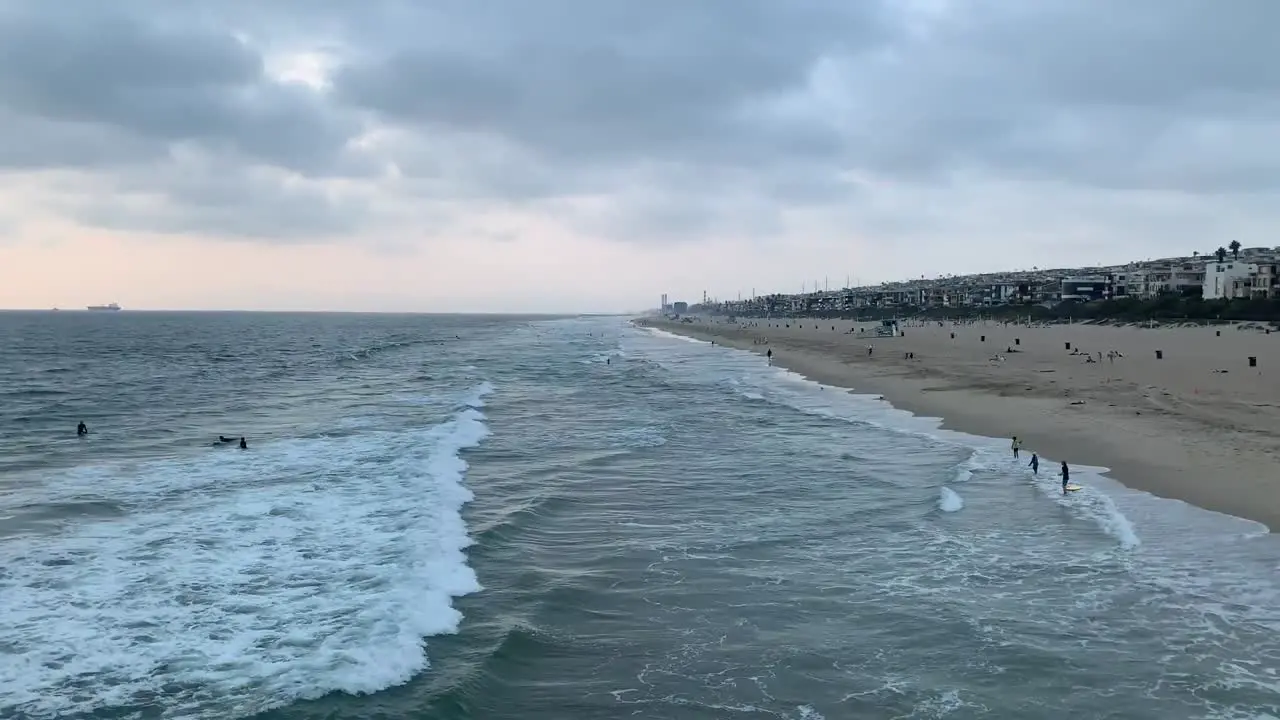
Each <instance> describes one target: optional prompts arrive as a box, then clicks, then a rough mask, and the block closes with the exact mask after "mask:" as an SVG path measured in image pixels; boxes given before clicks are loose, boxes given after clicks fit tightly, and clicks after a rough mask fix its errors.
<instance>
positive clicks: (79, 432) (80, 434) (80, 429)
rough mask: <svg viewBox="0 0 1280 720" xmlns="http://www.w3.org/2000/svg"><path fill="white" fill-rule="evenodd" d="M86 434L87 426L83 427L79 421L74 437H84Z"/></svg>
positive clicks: (87, 432)
mask: <svg viewBox="0 0 1280 720" xmlns="http://www.w3.org/2000/svg"><path fill="white" fill-rule="evenodd" d="M88 434H89V426H88V425H85V424H84V421H83V420H81V421H80V424H79V425H77V426H76V435H77V436H78V437H84V436H85V435H88Z"/></svg>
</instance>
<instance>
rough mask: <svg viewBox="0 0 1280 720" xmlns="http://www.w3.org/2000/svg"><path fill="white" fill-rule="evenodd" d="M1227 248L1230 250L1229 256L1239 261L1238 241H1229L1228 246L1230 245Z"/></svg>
mask: <svg viewBox="0 0 1280 720" xmlns="http://www.w3.org/2000/svg"><path fill="white" fill-rule="evenodd" d="M1227 247H1229V248H1231V255H1232V256H1233V257H1234V258H1235V259H1236V260H1239V259H1240V241H1239V240H1232V241H1231V244H1230V245H1228V246H1227Z"/></svg>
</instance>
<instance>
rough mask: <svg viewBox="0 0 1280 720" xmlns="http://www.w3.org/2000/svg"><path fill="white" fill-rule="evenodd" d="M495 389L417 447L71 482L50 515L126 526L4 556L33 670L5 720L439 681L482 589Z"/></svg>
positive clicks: (3, 700) (183, 710)
mask: <svg viewBox="0 0 1280 720" xmlns="http://www.w3.org/2000/svg"><path fill="white" fill-rule="evenodd" d="M492 389H493V388H492V386H490V385H488V384H487V383H485V384H483V385H481V386H478V387H476V388H473V389H472V390H471V391H468V393H466V396H465V397H464V398H463V399H464V401H465V402H466V403H467V406H466V407H465V408H464V409H462V410H460V411H459V412H457V413H456V414H455V415H454V416H453V417H452V418H450V419H449V420H447V421H446V422H443V423H441V424H438V425H435V426H433V427H428V428H423V429H418V430H408V431H404V430H401V431H372V432H368V433H365V434H360V435H350V436H346V437H342V438H338V439H298V440H289V441H281V442H278V443H271V444H263V445H259V446H257V447H255V448H254V449H253V450H252V452H250V453H243V454H242V453H212V454H208V455H203V456H199V457H196V458H194V459H186V460H163V461H155V462H150V463H147V464H143V465H141V466H135V467H130V468H116V467H97V468H90V469H85V470H80V471H75V472H72V473H71V474H70V476H69V477H68V478H66V480H65V481H64V482H63V483H61V486H60V488H59V490H58V492H56V493H52V494H51V495H71V496H74V495H86V494H90V493H94V492H103V493H108V494H110V495H111V496H112V497H113V498H114V499H115V501H116V502H117V503H118V504H119V505H121V506H122V507H125V508H126V509H127V512H126V513H125V514H123V515H121V516H116V517H112V518H110V519H102V520H98V521H94V520H92V519H85V518H79V519H78V522H77V524H75V525H73V526H69V527H67V528H64V529H62V530H61V531H57V530H55V531H53V532H50V533H49V534H45V535H38V536H31V537H28V538H24V539H23V540H22V541H20V542H11V543H8V544H5V545H2V546H0V552H3V553H4V555H3V556H2V557H0V564H2V566H3V567H4V568H5V569H6V573H5V574H3V575H0V612H3V615H4V617H5V619H6V623H7V624H6V634H5V639H4V640H5V643H6V644H7V645H8V647H7V648H6V649H7V651H8V652H9V653H12V654H11V655H10V657H12V658H20V659H19V660H16V661H15V662H8V663H5V664H3V665H0V687H3V688H4V693H3V696H2V697H0V716H3V715H10V716H21V717H32V718H45V717H56V716H60V715H66V714H73V713H91V712H102V711H109V710H111V709H113V708H115V709H123V708H129V707H135V706H137V705H140V704H151V703H150V702H149V701H148V698H153V697H156V696H158V695H162V696H164V699H165V702H164V703H163V706H164V707H165V711H164V715H163V717H175V718H176V717H183V718H189V717H235V716H241V715H248V714H253V713H257V712H262V711H264V710H267V709H270V708H273V707H278V706H282V705H285V704H288V703H290V702H293V701H295V700H298V699H308V698H317V697H320V696H323V695H325V694H328V693H330V692H335V691H340V692H347V693H356V694H358V693H371V692H375V691H378V690H381V689H384V688H387V687H391V686H394V685H398V684H401V683H404V682H406V681H407V680H409V679H410V678H412V677H413V676H414V675H416V674H418V673H420V672H422V671H423V670H424V669H425V668H426V667H428V659H427V655H426V652H425V648H424V647H423V643H422V638H423V637H429V636H432V635H438V634H441V633H451V632H454V631H456V629H457V626H458V623H459V621H460V619H461V616H460V614H459V613H458V611H457V610H455V609H454V608H453V607H452V599H453V598H454V597H457V596H459V595H464V594H467V593H472V592H475V591H477V590H479V589H480V585H479V583H478V582H477V580H476V576H475V573H474V572H473V571H472V570H471V568H470V567H469V566H468V565H467V559H466V556H465V554H464V552H463V551H464V549H465V548H466V547H467V546H468V545H469V544H470V543H471V540H470V538H469V537H468V533H467V528H466V526H465V525H464V523H463V520H462V517H461V514H460V510H461V508H462V506H463V504H465V503H466V502H468V501H470V500H471V499H472V497H473V496H472V494H471V491H470V490H468V489H467V488H466V487H465V485H463V476H464V473H465V471H466V468H467V463H466V461H465V460H464V459H462V457H461V456H460V453H461V451H462V450H464V449H466V448H470V447H474V446H476V445H478V444H479V443H480V442H482V441H483V440H484V439H485V437H487V436H488V434H489V430H488V428H487V426H486V424H485V418H484V416H483V415H482V414H481V413H480V411H479V410H477V409H476V406H478V405H482V404H483V397H484V396H485V395H486V394H488V393H489V392H492ZM86 683H91V684H92V686H93V687H94V691H93V692H92V693H86V692H83V690H82V689H81V688H83V687H84V686H85V684H86Z"/></svg>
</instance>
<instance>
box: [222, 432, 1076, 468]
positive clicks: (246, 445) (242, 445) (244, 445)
mask: <svg viewBox="0 0 1280 720" xmlns="http://www.w3.org/2000/svg"><path fill="white" fill-rule="evenodd" d="M240 449H241V450H248V449H249V443H247V442H245V441H244V438H240ZM1063 467H1066V464H1065V463H1064V464H1063Z"/></svg>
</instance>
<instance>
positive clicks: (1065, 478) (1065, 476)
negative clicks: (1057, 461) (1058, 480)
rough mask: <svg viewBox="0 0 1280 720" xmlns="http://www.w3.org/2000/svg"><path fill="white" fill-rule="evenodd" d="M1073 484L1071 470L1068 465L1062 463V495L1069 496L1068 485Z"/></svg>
mask: <svg viewBox="0 0 1280 720" xmlns="http://www.w3.org/2000/svg"><path fill="white" fill-rule="evenodd" d="M1069 482H1071V470H1070V469H1069V468H1067V464H1066V463H1062V494H1063V495H1066V494H1067V483H1069Z"/></svg>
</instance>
